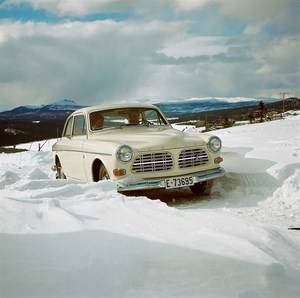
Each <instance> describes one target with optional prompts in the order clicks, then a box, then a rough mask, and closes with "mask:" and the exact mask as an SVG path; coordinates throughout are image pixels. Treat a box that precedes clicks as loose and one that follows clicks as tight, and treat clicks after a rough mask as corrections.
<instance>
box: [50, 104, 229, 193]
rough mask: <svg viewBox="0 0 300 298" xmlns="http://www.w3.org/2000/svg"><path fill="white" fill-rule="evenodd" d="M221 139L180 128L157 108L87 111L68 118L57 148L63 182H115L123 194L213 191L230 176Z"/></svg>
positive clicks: (123, 106) (112, 107) (108, 107)
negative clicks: (187, 189)
mask: <svg viewBox="0 0 300 298" xmlns="http://www.w3.org/2000/svg"><path fill="white" fill-rule="evenodd" d="M221 146H222V143H221V140H220V139H219V138H218V137H217V136H213V135H210V134H207V133H199V134H188V133H186V132H182V131H179V130H177V129H174V128H173V127H172V126H171V125H170V123H169V122H168V120H167V118H166V116H164V114H163V113H162V112H161V111H160V109H159V108H158V107H156V106H155V105H150V104H149V105H148V104H119V105H106V106H105V105H102V106H92V107H87V108H82V109H80V110H77V111H75V112H73V113H72V114H71V115H70V116H69V117H68V118H67V120H66V123H65V125H64V129H63V133H62V137H61V139H60V140H59V141H58V142H56V143H55V144H54V145H53V148H52V151H53V156H54V163H55V165H54V166H53V169H54V170H55V171H56V177H57V178H58V179H63V178H70V179H75V180H80V181H87V182H93V181H94V182H97V181H100V180H105V179H111V180H115V181H116V184H117V189H118V191H120V192H126V191H135V190H148V189H159V188H161V189H173V188H181V187H190V189H191V190H192V192H193V193H197V194H201V193H204V192H205V191H207V189H208V187H209V185H211V183H210V182H211V181H212V180H213V179H215V178H218V177H222V176H223V175H224V173H225V171H224V169H223V168H222V167H221V166H220V163H221V162H222V161H223V158H222V157H221V155H220V154H221V153H220V152H221Z"/></svg>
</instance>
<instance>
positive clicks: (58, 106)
mask: <svg viewBox="0 0 300 298" xmlns="http://www.w3.org/2000/svg"><path fill="white" fill-rule="evenodd" d="M81 107H82V106H81V105H79V104H78V103H77V102H75V101H74V100H72V99H62V100H58V101H55V102H52V103H49V104H42V105H26V106H19V107H16V108H14V109H12V110H10V111H5V112H2V113H0V119H9V120H13V119H23V120H26V119H29V120H36V119H39V120H40V119H43V120H48V119H53V118H62V117H63V118H65V116H66V115H67V114H68V113H70V112H72V111H75V110H77V109H79V108H81Z"/></svg>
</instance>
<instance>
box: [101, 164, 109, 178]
mask: <svg viewBox="0 0 300 298" xmlns="http://www.w3.org/2000/svg"><path fill="white" fill-rule="evenodd" d="M100 180H109V175H108V172H107V170H106V168H105V166H104V165H101V166H100V168H99V181H100Z"/></svg>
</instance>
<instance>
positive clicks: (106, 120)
mask: <svg viewBox="0 0 300 298" xmlns="http://www.w3.org/2000/svg"><path fill="white" fill-rule="evenodd" d="M164 125H168V123H167V122H166V121H165V119H164V118H163V117H162V116H161V114H160V113H159V112H158V111H157V110H155V109H151V108H125V109H124V108H122V109H113V110H106V111H96V112H92V113H90V127H91V130H100V129H103V128H110V127H122V126H164Z"/></svg>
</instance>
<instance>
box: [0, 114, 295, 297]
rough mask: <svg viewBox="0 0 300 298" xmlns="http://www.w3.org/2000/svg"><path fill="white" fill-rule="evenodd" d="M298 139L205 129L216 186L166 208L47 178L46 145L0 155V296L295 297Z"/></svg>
mask: <svg viewBox="0 0 300 298" xmlns="http://www.w3.org/2000/svg"><path fill="white" fill-rule="evenodd" d="M177 128H179V129H185V130H187V131H189V132H190V133H192V134H199V129H193V128H187V129H186V126H184V127H183V126H177ZM299 129H300V116H294V117H292V116H291V117H288V118H286V119H284V120H278V121H273V122H269V123H260V124H252V125H243V126H238V127H233V128H229V129H224V130H218V131H214V132H213V133H214V134H217V135H218V136H220V137H221V138H222V141H223V145H224V150H223V156H224V160H225V162H224V167H225V169H226V171H227V174H226V176H225V177H224V178H221V179H219V180H218V181H216V182H215V184H214V187H213V190H212V194H211V196H209V197H202V198H197V197H195V196H193V197H192V199H191V195H190V194H189V193H187V194H186V197H184V195H183V197H182V198H178V196H177V200H176V202H174V203H170V204H169V205H167V204H166V203H164V202H162V201H160V200H150V199H148V198H146V197H129V196H128V197H126V196H123V195H121V194H119V193H117V191H116V185H115V183H114V182H112V181H104V182H100V183H82V182H77V181H72V180H55V179H54V174H53V173H52V172H51V171H50V167H51V165H52V154H51V152H50V150H51V144H53V142H55V140H49V141H48V142H47V143H46V144H45V146H44V147H43V149H42V150H43V151H42V152H37V151H36V150H37V148H38V146H37V144H32V145H29V144H23V145H20V147H22V148H25V147H26V148H27V149H30V151H28V152H21V153H16V154H4V153H3V154H0V297H5V298H6V297H78V298H79V297H205V298H210V297H221V298H226V297H228V298H232V297H238V298H250V297H264V298H265V297H268V298H274V297H284V298H286V297H287V298H296V297H299V296H300V286H299V280H300V235H299V233H300V232H299V231H295V230H288V227H300V158H299V154H300V131H299ZM174 196H175V195H174Z"/></svg>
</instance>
